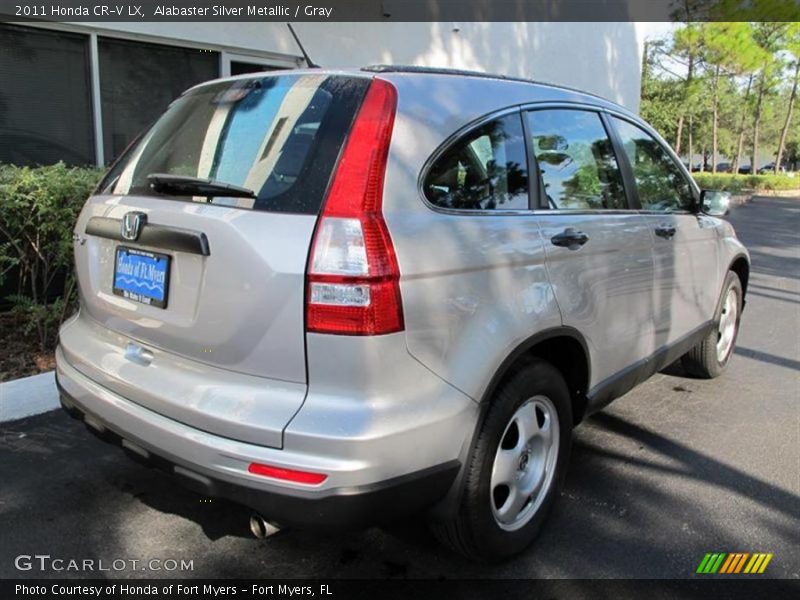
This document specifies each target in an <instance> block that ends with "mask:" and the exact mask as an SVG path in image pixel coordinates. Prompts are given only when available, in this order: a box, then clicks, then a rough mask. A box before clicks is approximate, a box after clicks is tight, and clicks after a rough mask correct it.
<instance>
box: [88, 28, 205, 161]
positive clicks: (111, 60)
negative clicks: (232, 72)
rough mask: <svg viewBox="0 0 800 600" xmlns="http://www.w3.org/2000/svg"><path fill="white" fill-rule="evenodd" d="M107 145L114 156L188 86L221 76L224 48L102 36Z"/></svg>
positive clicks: (107, 156) (107, 151) (108, 157)
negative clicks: (174, 44)
mask: <svg viewBox="0 0 800 600" xmlns="http://www.w3.org/2000/svg"><path fill="white" fill-rule="evenodd" d="M98 50H99V53H100V96H101V99H102V107H103V147H104V149H105V159H106V162H111V161H112V160H113V159H114V158H116V157H117V156H119V155H120V154H121V153H122V151H123V150H124V149H125V148H126V147H127V146H128V144H130V143H131V141H133V140H134V139H135V138H136V136H137V135H138V134H139V133H141V131H142V130H143V129H145V128H147V127H149V126H150V125H152V123H153V122H154V121H155V120H156V119H157V118H158V117H159V116H160V115H161V113H163V112H164V110H166V108H167V106H169V103H170V102H172V101H173V100H174V99H175V98H177V97H178V96H180V95H181V94H182V93H183V92H184V91H186V90H187V89H188V88H190V87H192V86H193V85H196V84H198V83H201V82H203V81H208V80H209V79H214V78H216V77H218V76H219V53H217V52H209V51H206V50H196V49H190V48H175V47H172V46H161V45H158V44H145V43H141V42H132V41H128V40H116V39H110V38H103V37H101V38H99V39H98Z"/></svg>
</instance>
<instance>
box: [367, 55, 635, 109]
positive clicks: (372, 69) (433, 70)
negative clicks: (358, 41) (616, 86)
mask: <svg viewBox="0 0 800 600" xmlns="http://www.w3.org/2000/svg"><path fill="white" fill-rule="evenodd" d="M361 70H362V71H366V72H368V73H420V74H425V75H461V76H462V77H481V78H484V79H500V80H502V81H514V82H517V83H530V84H534V85H543V86H546V87H551V88H557V89H559V90H565V91H567V92H574V93H576V94H583V95H584V96H591V97H593V98H598V99H600V100H602V101H604V102H608V103H609V104H613V105H614V106H621V105H620V104H619V103H617V102H614V101H613V100H609V99H608V98H603V96H599V95H598V94H593V93H592V92H586V91H584V90H579V89H578V88H574V87H569V86H566V85H560V84H557V83H548V82H545V81H537V80H535V79H527V78H525V77H515V76H512V75H497V74H495V73H486V72H484V71H470V70H468V69H449V68H443V67H422V66H418V65H369V66H366V67H361ZM621 108H623V109H625V107H621ZM625 110H627V109H625Z"/></svg>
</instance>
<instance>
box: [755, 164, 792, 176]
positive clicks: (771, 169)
mask: <svg viewBox="0 0 800 600" xmlns="http://www.w3.org/2000/svg"><path fill="white" fill-rule="evenodd" d="M778 172H779V173H786V163H783V164H782V165H781V166H780V168H779V169H778ZM773 173H775V163H774V162H771V163H767V164H765V165H764V166H763V167H761V168H760V169H759V170H758V174H759V175H771V174H773Z"/></svg>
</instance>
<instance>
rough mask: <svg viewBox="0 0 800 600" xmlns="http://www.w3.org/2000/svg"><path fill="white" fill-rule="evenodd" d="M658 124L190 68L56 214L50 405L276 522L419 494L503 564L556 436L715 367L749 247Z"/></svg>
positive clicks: (470, 83) (504, 96) (463, 94)
mask: <svg viewBox="0 0 800 600" xmlns="http://www.w3.org/2000/svg"><path fill="white" fill-rule="evenodd" d="M725 202H726V198H725V197H724V196H723V195H721V194H719V193H716V192H703V193H701V191H700V190H699V189H698V188H697V186H696V184H695V183H694V182H693V180H692V178H691V177H690V176H689V174H688V173H687V172H686V170H685V168H684V167H683V165H682V164H681V163H680V161H679V160H678V158H677V157H676V156H675V155H674V153H673V152H672V151H671V150H670V149H669V147H668V146H667V145H666V144H665V143H664V142H663V140H662V139H661V138H660V137H659V136H658V135H657V134H656V133H655V132H654V131H653V130H652V129H651V128H650V127H648V126H647V125H646V124H645V123H643V122H642V121H641V120H640V119H639V118H637V117H636V116H635V115H634V114H632V113H630V112H629V111H627V110H625V109H623V108H621V107H619V106H617V105H615V104H613V103H611V102H608V101H605V100H602V99H600V98H597V97H594V96H591V95H587V94H583V93H580V92H577V91H573V90H568V89H562V88H558V87H553V86H547V85H541V84H535V83H532V82H526V81H519V80H512V79H507V78H501V77H487V76H480V75H477V74H469V73H463V72H444V71H435V70H429V69H420V68H398V67H372V68H367V69H363V70H360V71H358V70H353V71H328V70H319V69H311V70H301V71H292V72H278V73H275V74H270V75H265V74H263V73H261V74H257V75H248V76H243V77H237V78H232V79H225V80H218V81H213V82H210V83H206V84H203V85H200V86H197V87H195V88H193V89H191V90H189V91H188V92H186V93H185V94H184V95H183V96H181V97H180V98H179V99H178V100H176V101H175V102H174V103H173V104H172V105H171V106H170V107H169V109H168V110H167V111H166V113H165V114H164V115H163V116H162V117H161V118H160V119H159V120H158V121H157V122H156V124H155V125H154V126H153V127H152V128H151V129H150V130H149V131H147V132H145V133H144V134H143V136H142V137H141V138H140V139H139V140H138V141H137V142H136V143H134V144H133V145H132V146H131V147H130V148H129V149H128V150H127V151H126V152H125V153H124V155H123V156H122V157H121V158H120V159H119V160H118V161H117V162H116V164H115V165H114V166H113V167H112V168H111V170H110V172H109V173H108V175H107V176H106V177H105V179H104V180H103V182H102V183H101V184H100V186H99V188H98V189H97V191H96V193H95V194H94V195H93V196H92V197H91V198H89V200H88V201H87V203H86V206H85V207H84V209H83V211H82V213H81V215H80V218H79V220H78V223H77V225H76V227H75V261H76V265H77V274H78V280H79V285H80V297H81V304H80V310H79V313H78V314H77V315H76V316H75V317H74V318H72V319H71V320H70V321H69V322H67V323H66V324H65V325H64V326H63V328H62V330H61V337H60V346H59V348H58V351H57V355H56V358H57V364H58V369H57V376H58V383H59V386H60V389H61V394H62V403H63V405H64V407H65V408H66V409H67V410H68V411H69V412H70V413H71V414H73V416H77V417H79V418H81V419H83V420H84V421H85V422H86V424H87V425H88V426H89V427H90V428H91V429H92V430H93V431H94V432H95V433H97V434H99V435H100V436H101V437H105V438H106V439H108V440H111V441H115V442H117V443H120V444H122V445H123V447H124V448H125V449H126V450H127V451H128V452H130V453H133V454H135V455H138V456H139V457H141V458H143V459H146V460H148V461H150V462H152V463H155V464H156V465H159V466H161V467H163V468H165V469H167V470H169V471H170V472H172V473H174V474H175V475H176V476H178V477H179V478H181V479H182V480H183V481H184V482H186V483H187V484H188V485H190V486H192V487H194V488H195V489H198V490H199V491H201V492H202V493H205V494H208V495H211V496H219V497H225V498H230V499H233V500H235V501H237V502H240V503H243V504H245V505H248V506H250V507H252V508H253V509H255V510H256V511H258V513H259V514H261V515H263V516H264V518H265V519H266V520H267V521H269V522H270V523H275V524H277V525H278V526H283V525H295V526H315V527H321V528H339V527H347V526H357V525H369V524H373V523H378V522H381V521H385V520H388V519H391V518H393V517H396V516H398V515H401V514H408V513H414V512H422V511H425V512H426V514H427V515H428V517H429V518H430V520H431V522H432V523H433V525H434V530H435V531H436V532H437V533H438V535H439V537H440V538H442V539H443V540H444V541H446V542H448V543H449V544H450V545H451V546H453V547H454V548H456V549H458V550H460V551H461V552H463V553H465V554H466V555H468V556H471V557H476V558H485V559H497V558H502V557H505V556H509V555H512V554H514V553H517V552H519V551H521V550H522V549H524V548H525V547H526V546H527V545H528V544H529V543H530V542H531V540H532V539H533V538H534V537H535V535H536V534H537V532H538V530H539V529H540V527H541V525H542V523H543V521H544V519H545V517H546V514H547V512H548V510H549V508H550V507H551V505H552V504H553V501H554V500H555V497H556V495H557V490H558V486H559V483H560V482H561V481H562V480H563V477H564V473H565V470H566V466H567V462H568V456H569V449H570V439H571V432H572V428H573V426H574V425H575V424H576V423H578V422H579V421H580V420H581V419H582V418H584V417H585V416H586V415H588V414H590V413H591V412H593V411H596V410H598V409H600V408H601V407H603V406H604V405H606V404H607V403H608V402H610V401H611V400H613V399H614V398H616V397H619V396H620V395H622V394H624V393H625V392H626V391H628V390H630V389H631V388H633V387H634V386H635V385H637V384H638V383H640V382H642V381H644V380H645V379H646V378H647V377H649V376H650V375H651V374H653V373H655V372H656V371H658V370H660V369H661V368H663V367H664V366H666V365H668V364H669V363H671V362H673V361H675V360H676V359H678V358H681V357H682V359H683V364H684V365H685V367H686V369H687V370H688V371H689V372H690V373H692V374H694V375H698V376H702V377H714V376H716V375H718V374H719V373H720V372H721V371H722V370H723V369H724V368H725V366H726V364H727V363H728V361H729V359H730V356H731V354H732V351H733V347H734V343H735V341H736V333H737V329H738V325H739V319H740V315H741V311H742V307H743V303H744V294H745V291H746V287H747V279H748V273H749V258H748V255H747V251H746V250H745V248H744V247H743V246H742V244H741V243H740V242H739V241H738V240H737V238H736V236H735V234H734V232H733V229H732V228H731V226H730V225H729V224H728V223H727V222H725V221H723V220H721V219H718V218H716V217H714V216H712V214H716V215H721V214H724V213H725V211H726V208H725Z"/></svg>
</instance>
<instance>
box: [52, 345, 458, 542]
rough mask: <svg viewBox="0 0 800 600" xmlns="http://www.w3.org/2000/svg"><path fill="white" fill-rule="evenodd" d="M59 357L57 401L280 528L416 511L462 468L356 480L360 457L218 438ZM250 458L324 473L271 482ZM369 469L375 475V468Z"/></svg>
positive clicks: (330, 526)
mask: <svg viewBox="0 0 800 600" xmlns="http://www.w3.org/2000/svg"><path fill="white" fill-rule="evenodd" d="M56 362H57V371H56V377H57V383H58V387H59V391H60V394H61V403H62V406H63V407H64V408H65V410H66V411H67V412H68V413H69V414H70V415H72V416H73V417H75V418H78V419H80V420H82V421H84V422H85V423H86V425H87V426H88V428H89V429H90V431H92V432H93V433H95V434H96V435H98V436H99V437H100V438H101V439H104V440H105V441H108V442H111V443H114V444H117V445H119V446H121V447H122V448H123V449H125V450H126V452H127V453H128V454H129V455H132V456H133V457H135V458H137V459H138V460H140V461H141V462H145V463H147V464H150V465H152V466H155V467H158V468H161V469H163V470H165V471H167V472H169V473H171V474H173V475H174V476H176V478H177V479H178V480H179V481H180V482H181V483H182V484H184V485H186V486H187V487H189V488H191V489H193V490H195V491H197V492H199V493H202V494H205V495H207V496H210V497H218V498H225V499H228V500H232V501H234V502H237V503H240V504H243V505H245V506H248V507H250V508H252V509H254V510H256V511H258V512H259V513H261V514H262V515H263V516H264V517H265V518H267V519H268V520H271V521H275V522H277V523H278V524H280V525H283V526H294V527H303V528H314V529H319V530H330V531H337V530H342V529H349V528H357V527H362V526H368V525H373V524H378V523H381V522H386V521H390V520H392V519H395V518H398V517H401V516H404V515H409V514H413V513H416V512H419V511H421V510H424V509H425V508H426V507H429V506H431V505H433V504H434V503H436V501H438V500H439V499H441V498H442V497H443V496H444V495H445V494H446V493H447V491H448V490H449V488H450V487H451V485H452V484H453V481H454V480H455V477H456V475H457V473H458V471H459V468H460V463H459V461H458V460H457V459H453V460H445V462H440V463H438V464H435V465H434V466H426V467H425V468H422V469H417V470H413V471H411V472H407V473H403V474H399V475H396V474H393V473H391V472H390V471H389V470H387V474H386V477H385V478H384V479H380V480H377V481H375V480H374V479H373V480H372V481H366V482H364V483H356V484H353V483H351V482H353V481H354V477H353V476H354V474H358V473H359V472H361V471H362V468H363V460H362V459H359V458H357V457H352V458H344V457H341V456H339V457H338V458H335V457H331V456H325V455H316V456H308V455H307V454H304V453H297V452H292V451H291V450H290V449H288V448H284V449H283V450H279V449H275V448H269V447H265V446H258V445H254V444H250V443H246V442H241V441H236V440H231V439H228V438H223V437H220V436H217V435H214V434H211V433H208V432H205V431H202V430H199V429H195V428H193V427H190V426H188V425H186V424H183V423H180V422H178V421H175V420H173V419H170V418H168V417H166V416H163V415H160V414H158V413H155V412H153V411H151V410H149V409H147V408H145V407H142V406H140V405H138V404H136V403H134V402H131V401H129V400H127V399H125V398H123V397H121V396H119V395H117V394H115V393H113V392H111V391H110V390H108V389H106V388H104V387H102V386H100V385H98V384H97V383H96V382H94V381H92V380H91V379H89V378H88V377H86V376H85V375H84V374H82V373H81V372H80V371H78V370H77V369H75V368H74V367H72V366H71V365H70V364H69V362H68V361H67V360H66V358H65V356H64V353H63V352H62V350H61V349H60V348H59V349H58V350H57V351H56ZM333 445H334V446H335V445H336V444H333ZM357 445H358V444H355V446H357ZM355 446H354V448H355ZM409 452H411V455H413V454H414V453H413V451H412V450H410V449H409ZM251 462H259V463H265V464H271V465H276V466H280V467H284V468H295V469H300V470H309V471H315V472H325V473H327V474H329V477H328V479H327V480H326V481H325V482H324V483H323V484H320V485H318V486H302V485H299V484H292V483H286V482H282V481H278V480H269V479H265V478H263V477H260V476H258V475H253V474H251V473H249V472H248V471H247V466H248V465H249V464H250V463H251ZM413 462H414V461H413V460H409V463H413ZM368 471H369V472H371V473H374V465H373V468H370V469H368Z"/></svg>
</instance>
